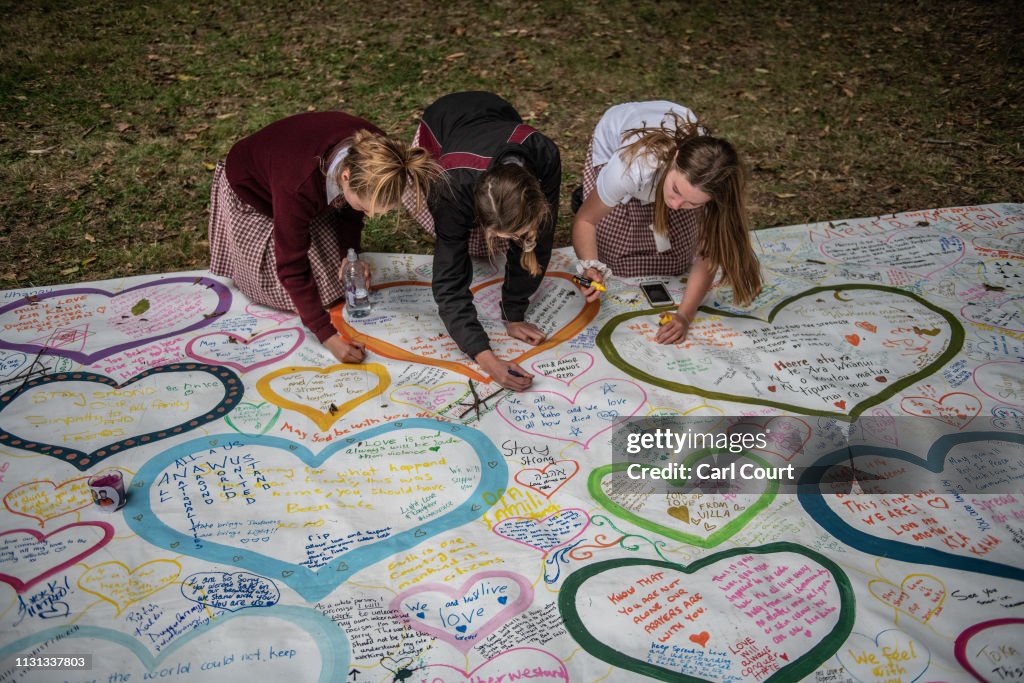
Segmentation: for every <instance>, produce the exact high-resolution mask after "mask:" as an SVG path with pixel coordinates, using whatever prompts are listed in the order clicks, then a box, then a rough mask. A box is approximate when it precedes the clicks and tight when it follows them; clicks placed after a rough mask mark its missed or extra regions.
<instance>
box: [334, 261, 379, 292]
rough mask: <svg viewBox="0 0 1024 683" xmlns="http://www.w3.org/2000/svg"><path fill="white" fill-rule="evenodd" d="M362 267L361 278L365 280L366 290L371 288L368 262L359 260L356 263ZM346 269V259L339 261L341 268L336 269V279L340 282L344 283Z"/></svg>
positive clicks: (371, 277) (371, 282) (371, 281)
mask: <svg viewBox="0 0 1024 683" xmlns="http://www.w3.org/2000/svg"><path fill="white" fill-rule="evenodd" d="M357 263H359V265H361V266H362V267H363V277H365V278H366V288H367V289H372V288H373V273H372V272H371V270H370V262H369V261H364V260H363V259H359V261H358V262H357ZM346 268H348V257H347V256H346V257H345V258H343V259H341V268H338V279H339V280H341V281H342V282H344V281H345V269H346Z"/></svg>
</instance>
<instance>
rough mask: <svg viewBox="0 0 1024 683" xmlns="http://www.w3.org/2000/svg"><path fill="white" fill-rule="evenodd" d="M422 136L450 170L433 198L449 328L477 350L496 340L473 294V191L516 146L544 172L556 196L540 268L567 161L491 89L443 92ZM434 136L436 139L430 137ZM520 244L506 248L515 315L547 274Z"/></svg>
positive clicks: (541, 243) (437, 270) (505, 311)
mask: <svg viewBox="0 0 1024 683" xmlns="http://www.w3.org/2000/svg"><path fill="white" fill-rule="evenodd" d="M422 122H423V127H422V128H421V129H420V144H421V145H422V146H423V147H425V148H427V149H428V150H430V151H431V153H432V154H434V155H435V156H436V157H438V159H439V161H440V162H441V165H442V166H443V167H444V168H445V170H446V175H447V178H446V180H442V181H441V182H440V183H438V186H437V187H438V189H437V191H435V192H433V193H432V194H431V197H430V200H429V208H430V214H431V216H432V217H433V219H434V229H435V230H436V232H437V246H436V249H435V251H434V273H433V283H432V286H433V292H434V300H435V301H436V302H437V307H438V312H439V313H440V315H441V319H442V320H443V321H444V324H445V328H447V330H448V334H449V335H451V337H452V339H454V340H455V343H457V344H458V345H459V348H460V349H462V351H463V352H464V353H466V354H468V355H469V356H470V357H471V358H475V357H476V355H477V354H479V353H480V352H481V351H485V350H487V349H489V348H490V340H489V339H488V337H487V333H486V332H485V331H484V328H483V326H482V325H481V324H480V321H479V320H478V319H477V315H476V308H475V307H474V306H473V294H472V292H470V291H469V288H470V285H471V284H472V280H473V264H472V263H471V262H470V258H469V236H470V232H472V231H473V230H474V229H476V216H475V208H474V207H475V204H474V198H473V196H474V191H475V190H476V186H477V183H478V182H480V178H481V176H482V175H483V173H484V171H486V170H487V169H488V168H491V167H492V166H494V165H497V164H500V163H502V159H503V158H505V157H507V156H508V155H510V154H513V155H518V156H519V157H521V158H522V159H523V160H524V161H525V164H524V165H525V167H526V168H528V169H529V170H530V171H532V172H533V173H534V174H535V175H536V176H537V178H538V180H540V187H541V190H542V191H543V192H544V196H545V197H547V200H548V202H549V203H550V204H551V221H550V223H549V224H548V225H546V226H544V228H543V229H542V230H541V231H540V234H539V235H538V236H537V246H536V248H535V249H534V253H535V254H536V256H537V261H538V262H539V264H540V267H541V270H542V272H543V271H546V270H547V267H548V262H549V261H550V260H551V247H552V244H553V241H554V232H555V229H554V228H555V219H556V218H557V216H558V192H559V189H560V186H561V182H562V164H561V159H560V158H559V154H558V147H557V146H555V143H553V142H552V141H551V140H549V139H548V138H547V137H545V136H544V135H542V134H541V133H539V132H537V131H536V130H534V129H533V128H531V127H530V126H527V125H525V124H523V119H522V117H520V116H519V114H518V113H517V112H516V110H515V109H514V108H513V107H512V105H511V104H509V103H508V102H506V101H505V100H503V99H501V98H500V97H498V96H497V95H494V94H492V93H488V92H463V93H454V94H451V95H445V96H444V97H442V98H441V99H439V100H437V101H436V102H434V103H433V104H432V105H430V106H429V107H427V109H426V111H424V112H423V119H422ZM431 137H432V138H433V139H431ZM521 255H522V250H521V249H520V248H519V247H518V246H517V245H515V244H514V243H512V242H510V243H509V247H508V251H507V252H506V265H505V282H504V285H503V286H502V288H501V308H502V317H503V318H504V319H505V320H507V321H511V322H518V321H522V320H524V319H525V317H526V309H527V307H528V306H529V303H530V302H529V299H530V296H531V295H532V294H533V293H534V292H536V291H537V287H539V286H540V282H541V279H542V278H543V274H542V275H538V276H537V277H533V276H531V275H530V274H529V273H528V272H527V271H526V270H524V269H523V268H522V266H520V264H519V258H520V256H521Z"/></svg>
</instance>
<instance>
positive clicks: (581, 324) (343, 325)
mask: <svg viewBox="0 0 1024 683" xmlns="http://www.w3.org/2000/svg"><path fill="white" fill-rule="evenodd" d="M544 277H548V278H560V279H562V280H567V281H568V282H570V283H571V282H572V275H570V274H568V273H558V272H551V271H549V272H547V273H545V274H544ZM502 282H504V280H503V279H501V278H498V279H493V280H487V281H486V282H480V283H478V284H475V285H473V286H472V287H470V292H472V293H474V294H475V293H477V292H479V291H480V290H482V289H486V288H487V287H493V286H494V285H497V284H500V283H502ZM429 286H430V283H429V282H420V281H418V280H399V281H396V282H387V283H384V284H382V285H376V286H374V289H377V290H379V289H388V288H391V287H429ZM573 287H575V285H573ZM574 291H575V290H574ZM344 306H345V304H344V302H342V303H339V304H338V305H337V306H335V307H334V308H332V309H331V322H332V323H334V327H335V329H336V330H338V332H340V333H341V334H342V336H344V337H345V338H347V339H351V340H353V341H357V342H359V343H361V344H363V345H364V346H366V348H368V349H370V350H371V351H373V352H374V353H379V354H380V355H382V356H384V357H386V358H393V359H395V360H400V361H406V362H410V363H420V364H423V365H433V366H435V367H439V368H444V369H445V370H449V371H451V372H456V373H458V374H460V375H463V376H464V377H469V378H470V379H472V380H475V381H477V382H480V383H482V384H490V383H491V381H492V380H491V377H490V376H489V375H486V374H481V373H479V372H477V371H476V370H474V369H473V368H471V367H469V366H468V365H466V364H465V363H460V362H457V361H449V360H440V359H434V358H429V357H426V356H421V355H419V354H416V353H413V352H411V351H408V350H406V349H403V348H402V347H400V346H396V345H394V344H391V343H390V342H386V341H384V340H382V339H378V338H376V337H373V336H371V335H368V334H363V333H362V332H359V331H358V330H356V329H355V328H354V327H352V326H351V325H350V324H349V323H348V321H346V320H345V317H344ZM599 308H600V303H599V302H597V301H590V302H587V303H585V304H584V305H583V307H582V308H581V309H580V312H579V313H577V314H576V316H575V317H574V318H573V319H572V320H571V321H569V323H568V324H567V325H565V326H564V327H562V328H561V329H559V330H557V331H556V332H555V333H554V334H552V335H551V336H550V337H548V338H547V339H546V340H544V342H543V343H541V344H538V345H537V346H533V347H531V348H530V349H529V350H528V351H526V352H525V353H521V354H519V355H518V356H516V357H515V358H509V360H511V361H514V362H516V363H522V362H523V361H525V360H526V359H527V358H530V357H532V356H536V355H537V354H540V353H543V352H544V351H547V350H548V349H551V348H554V347H556V346H558V345H559V344H561V343H562V342H565V341H568V340H570V339H572V338H573V337H575V336H576V335H577V334H579V333H580V331H582V330H583V328H585V327H586V326H587V325H588V324H590V321H592V320H593V319H594V318H595V317H596V316H597V311H598V309H599ZM445 335H446V336H447V333H445Z"/></svg>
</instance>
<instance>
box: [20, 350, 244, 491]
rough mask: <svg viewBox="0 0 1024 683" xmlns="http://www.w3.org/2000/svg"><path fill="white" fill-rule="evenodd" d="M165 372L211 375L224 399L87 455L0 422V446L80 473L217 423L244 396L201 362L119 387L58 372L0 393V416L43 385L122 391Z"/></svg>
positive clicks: (226, 375)
mask: <svg viewBox="0 0 1024 683" xmlns="http://www.w3.org/2000/svg"><path fill="white" fill-rule="evenodd" d="M166 372H205V373H207V374H209V375H213V377H214V378H215V379H217V380H219V381H220V383H221V384H222V385H223V386H224V398H223V399H221V401H220V402H219V403H218V404H217V405H216V406H214V407H213V408H212V409H211V410H210V411H209V412H207V413H206V414H204V415H201V416H199V417H194V418H191V419H190V420H188V421H187V422H182V423H181V424H178V425H174V426H173V427H168V428H167V429H158V430H156V431H153V432H149V433H148V434H140V435H138V436H129V437H127V438H124V439H121V440H120V441H116V442H114V443H112V444H109V445H107V446H102V447H100V448H98V449H97V450H95V451H91V452H89V453H86V452H85V451H80V450H77V449H75V448H70V447H68V446H57V445H54V444H48V443H41V442H39V441H38V440H33V439H26V438H23V437H20V436H18V435H17V434H13V433H11V432H9V431H7V430H6V429H5V428H4V427H3V425H2V423H0V445H3V446H12V447H14V448H20V449H22V450H26V451H32V452H33V453H41V454H43V455H49V456H52V457H54V458H57V459H58V460H61V461H66V462H69V463H71V464H72V465H74V466H75V467H76V468H78V470H79V471H82V472H84V471H85V470H87V469H89V468H90V467H92V466H93V465H95V464H96V463H98V462H100V461H101V460H104V459H105V458H107V457H109V456H111V455H116V454H117V453H120V452H121V451H124V450H127V449H129V448H134V447H135V446H141V445H145V444H151V443H154V442H156V441H161V440H163V439H167V438H170V437H172V436H177V435H179V434H183V433H185V432H188V431H191V430H193V429H195V428H196V427H199V426H201V425H204V424H207V423H209V422H213V421H215V420H219V419H221V418H222V417H224V416H226V415H227V414H228V413H230V412H231V410H232V409H234V407H235V406H236V405H237V404H238V402H239V401H241V400H242V395H243V393H244V387H243V386H242V380H241V379H240V378H239V377H238V375H237V374H235V373H234V372H233V371H232V370H229V369H228V368H224V367H219V366H215V365H203V364H201V363H175V364H173V365H158V366H157V367H155V368H150V369H149V370H146V371H145V372H141V373H139V374H137V375H135V376H134V377H132V378H131V379H130V380H128V381H127V382H125V383H123V384H119V383H118V382H117V380H114V379H111V378H110V377H107V376H106V375H97V374H94V373H92V372H61V373H58V374H53V375H43V376H42V377H38V378H36V379H33V380H31V381H29V382H26V383H25V384H23V385H22V386H19V387H15V388H14V389H11V390H10V391H8V392H7V393H5V394H0V413H2V412H3V411H4V409H6V408H7V407H8V406H9V405H11V403H12V402H13V401H14V399H16V398H17V397H18V396H20V395H21V394H22V393H24V392H25V391H28V390H29V389H32V388H33V387H38V386H45V385H47V384H53V383H55V382H96V383H98V384H103V385H105V386H108V387H113V388H115V389H123V388H124V387H127V386H130V385H132V384H134V383H135V382H138V381H140V380H142V379H145V378H146V377H149V376H150V375H158V374H162V373H166Z"/></svg>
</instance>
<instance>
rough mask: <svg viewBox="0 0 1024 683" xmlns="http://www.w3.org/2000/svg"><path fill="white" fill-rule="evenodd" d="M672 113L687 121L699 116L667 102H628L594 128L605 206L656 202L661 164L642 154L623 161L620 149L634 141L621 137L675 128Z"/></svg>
mask: <svg viewBox="0 0 1024 683" xmlns="http://www.w3.org/2000/svg"><path fill="white" fill-rule="evenodd" d="M669 112H675V113H676V114H678V115H679V116H681V117H682V118H683V119H685V120H687V121H696V120H697V117H696V115H695V114H694V113H693V112H692V111H690V110H689V109H687V108H686V107H684V106H682V105H681V104H675V103H673V102H668V101H666V100H655V101H652V102H626V103H625V104H617V105H615V106H614V107H612V108H611V109H609V110H608V111H606V112H605V113H604V116H602V117H601V120H600V121H598V122H597V127H596V128H595V129H594V141H593V160H594V166H601V165H602V164H604V168H602V169H601V172H600V173H598V175H597V196H598V197H600V198H601V201H602V202H603V203H604V205H605V206H615V205H616V204H625V203H626V202H628V201H629V200H631V199H638V200H640V201H641V202H643V203H644V204H650V203H651V202H653V201H654V194H655V188H654V180H655V176H656V175H657V172H658V163H657V159H656V158H655V157H654V155H651V154H641V155H637V156H635V157H633V160H632V162H631V163H629V164H626V163H625V162H624V161H623V160H622V155H621V154H620V153H619V150H620V149H621V148H622V147H624V146H626V145H628V144H629V143H630V142H632V141H633V140H634V139H635V136H634V138H633V139H630V140H627V141H626V142H625V143H623V141H622V134H623V133H625V132H626V131H627V130H629V129H631V128H657V127H659V126H668V127H673V126H674V123H673V119H672V117H670V116H668V114H669Z"/></svg>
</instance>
